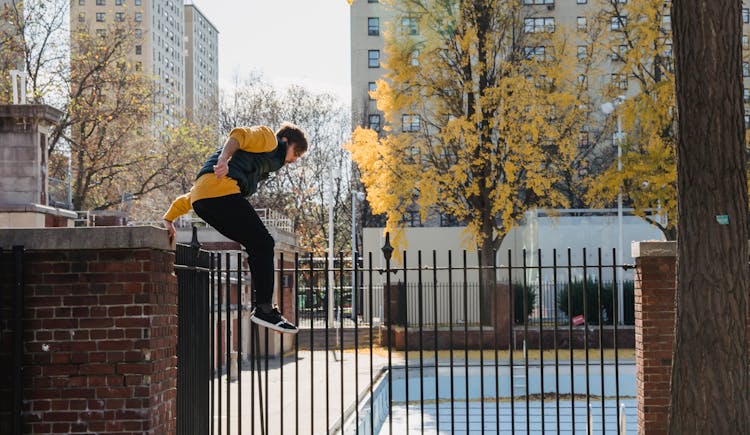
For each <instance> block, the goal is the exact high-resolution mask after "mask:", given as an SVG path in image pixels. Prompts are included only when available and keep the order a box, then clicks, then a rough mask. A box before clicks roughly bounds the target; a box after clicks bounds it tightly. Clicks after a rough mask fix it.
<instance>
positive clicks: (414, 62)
mask: <svg viewBox="0 0 750 435" xmlns="http://www.w3.org/2000/svg"><path fill="white" fill-rule="evenodd" d="M411 66H419V50H414V51H412V52H411Z"/></svg>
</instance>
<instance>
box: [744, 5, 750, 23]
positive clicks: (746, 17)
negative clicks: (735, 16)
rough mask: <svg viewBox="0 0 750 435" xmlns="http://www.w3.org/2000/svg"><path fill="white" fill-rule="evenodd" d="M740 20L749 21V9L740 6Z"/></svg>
mask: <svg viewBox="0 0 750 435" xmlns="http://www.w3.org/2000/svg"><path fill="white" fill-rule="evenodd" d="M742 22H743V23H750V9H748V8H742Z"/></svg>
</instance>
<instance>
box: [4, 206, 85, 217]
mask: <svg viewBox="0 0 750 435" xmlns="http://www.w3.org/2000/svg"><path fill="white" fill-rule="evenodd" d="M0 212H4V213H43V214H50V215H53V216H63V217H66V218H70V219H75V218H77V217H78V213H76V212H74V211H72V210H67V209H64V208H59V207H50V206H47V205H41V204H0Z"/></svg>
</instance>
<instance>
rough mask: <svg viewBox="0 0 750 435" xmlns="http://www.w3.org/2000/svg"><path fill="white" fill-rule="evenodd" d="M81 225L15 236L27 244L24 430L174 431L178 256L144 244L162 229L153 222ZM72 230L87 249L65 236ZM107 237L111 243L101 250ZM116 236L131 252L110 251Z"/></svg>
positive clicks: (45, 431)
mask: <svg viewBox="0 0 750 435" xmlns="http://www.w3.org/2000/svg"><path fill="white" fill-rule="evenodd" d="M83 230H84V229H47V230H37V231H40V232H44V231H47V233H42V235H41V237H43V238H48V239H51V240H48V241H42V242H40V241H38V240H37V239H36V238H34V237H30V236H27V237H24V236H23V235H21V236H19V235H16V236H17V237H16V239H15V240H13V243H12V244H19V243H17V242H19V241H21V242H26V243H25V244H26V245H27V251H26V253H25V256H24V281H25V289H24V304H25V310H24V366H23V370H24V376H23V384H24V391H23V394H24V402H23V423H24V429H23V430H24V433H44V434H47V433H76V432H88V433H102V432H107V433H121V434H125V433H149V434H170V433H174V430H175V412H176V378H177V375H176V363H177V361H176V358H177V357H176V345H177V282H176V279H175V276H174V274H173V273H172V270H173V266H172V265H173V262H174V254H173V253H172V252H170V251H168V250H166V249H154V248H152V247H147V246H145V247H144V246H143V245H148V244H149V243H150V244H153V245H160V244H161V242H160V243H154V242H153V241H152V242H148V241H147V242H146V243H139V242H137V240H140V239H141V238H144V239H146V240H148V239H149V238H150V239H154V238H156V237H159V236H162V235H163V234H162V233H163V231H161V230H157V229H155V228H153V229H138V228H119V229H97V230H98V231H97V232H86V231H83ZM85 230H88V229H85ZM101 230H103V231H104V232H102V231H101ZM12 231H15V230H12ZM50 231H51V233H50ZM60 231H65V232H66V233H65V234H62V233H60ZM107 231H110V232H111V233H107ZM123 231H124V232H130V233H131V234H129V235H128V234H125V235H122V237H119V236H118V235H117V234H118V233H119V232H123ZM155 231H158V233H154V232H155ZM68 232H70V234H68ZM152 233H154V234H152ZM5 236H6V234H4V235H3V236H2V237H0V243H2V238H5ZM110 236H112V237H110ZM140 236H144V237H140ZM70 237H74V238H78V240H80V241H81V242H80V243H81V246H80V247H79V248H76V247H75V246H71V243H75V242H70V241H68V242H64V241H62V239H65V238H70ZM56 238H61V240H58V241H57V242H55V239H56ZM92 238H93V239H94V240H92ZM101 238H107V239H110V238H111V240H109V241H108V242H107V241H102V243H100V244H99V245H100V246H102V248H100V249H97V248H95V246H96V245H97V243H96V239H101ZM74 240H75V239H74ZM84 240H85V241H84ZM118 240H120V241H122V240H125V242H124V243H122V245H123V247H124V249H116V248H112V245H117V244H119V243H118ZM134 240H136V241H135V242H134ZM159 240H160V238H159ZM35 245H37V246H36V247H35ZM163 245H166V247H167V248H168V245H167V244H166V243H163ZM5 246H7V245H5ZM54 246H60V247H61V248H60V249H53V247H54ZM162 247H163V246H162Z"/></svg>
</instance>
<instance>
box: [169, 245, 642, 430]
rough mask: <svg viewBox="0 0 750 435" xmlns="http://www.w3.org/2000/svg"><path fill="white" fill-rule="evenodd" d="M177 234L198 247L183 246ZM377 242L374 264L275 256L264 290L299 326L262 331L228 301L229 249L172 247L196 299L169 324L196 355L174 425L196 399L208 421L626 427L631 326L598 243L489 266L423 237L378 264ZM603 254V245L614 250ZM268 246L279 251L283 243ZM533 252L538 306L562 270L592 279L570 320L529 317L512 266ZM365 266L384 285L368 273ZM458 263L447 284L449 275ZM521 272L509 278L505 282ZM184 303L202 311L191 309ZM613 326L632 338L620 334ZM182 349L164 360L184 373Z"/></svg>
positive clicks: (220, 426)
mask: <svg viewBox="0 0 750 435" xmlns="http://www.w3.org/2000/svg"><path fill="white" fill-rule="evenodd" d="M179 249H192V250H193V252H202V251H200V250H199V249H198V248H197V245H196V246H193V247H192V248H189V247H182V248H179ZM391 254H392V248H391V247H390V244H389V243H388V238H387V237H386V245H385V246H384V248H383V253H382V255H383V256H384V258H385V267H376V266H374V264H375V263H374V262H373V257H374V255H373V254H372V253H368V254H367V255H366V256H365V257H364V258H363V261H362V262H355V263H354V264H352V263H351V262H350V261H349V262H347V261H345V258H344V256H343V254H339V256H338V258H337V259H335V260H334V261H333V263H331V262H329V260H328V259H322V260H321V261H315V260H313V259H312V256H310V255H308V256H299V255H295V258H294V262H293V264H294V266H293V268H291V269H286V268H283V267H282V268H280V269H278V270H277V272H278V274H279V276H284V275H286V274H291V275H292V276H293V283H292V288H291V289H287V290H284V291H277V302H278V303H279V305H280V306H281V307H282V309H284V314H285V316H287V317H288V318H289V319H290V320H292V321H297V322H299V323H300V326H303V327H301V328H300V331H299V333H298V334H297V335H280V334H276V333H273V332H268V331H267V330H265V329H262V328H259V327H257V326H255V324H254V323H251V322H250V318H249V317H250V314H249V312H248V309H249V307H246V306H245V305H244V304H242V303H240V301H242V295H243V292H244V291H245V290H244V285H243V282H242V279H239V280H238V281H236V284H232V283H233V281H232V280H233V279H236V278H237V277H245V276H247V271H246V270H244V269H243V262H241V261H237V262H230V261H229V260H230V258H229V257H228V255H226V254H221V253H206V254H205V255H206V256H207V257H206V258H207V260H206V261H207V263H201V264H207V265H208V266H207V267H204V266H202V265H198V266H196V265H186V264H185V263H187V260H184V259H182V257H180V258H178V265H177V266H176V267H177V269H178V273H179V274H195V277H193V278H191V279H193V282H196V281H195V280H201V282H202V284H201V285H194V284H185V283H184V282H183V281H180V300H179V302H178V304H179V305H181V306H185V305H186V306H191V307H192V306H193V305H195V304H198V305H202V306H203V307H204V308H201V309H200V310H197V309H195V308H191V309H192V310H193V311H192V314H189V313H188V314H185V312H184V311H183V308H179V312H180V315H181V316H183V315H186V316H193V317H189V318H187V319H180V328H181V331H180V337H181V339H182V337H183V336H184V337H186V340H188V341H189V345H190V346H192V347H193V350H194V351H195V352H196V353H195V354H190V355H188V354H181V356H180V357H179V360H180V361H185V359H189V358H196V359H198V360H200V361H202V362H201V364H203V365H202V366H201V367H202V369H201V370H202V371H200V375H190V376H188V377H186V378H185V379H187V380H189V382H190V383H192V385H193V386H186V384H184V383H179V384H178V403H181V404H182V405H179V406H178V415H177V419H178V433H192V432H191V430H192V429H191V428H192V427H203V426H194V425H195V424H197V423H196V422H194V421H193V420H191V419H194V418H196V417H195V415H193V414H196V413H204V417H205V418H203V420H202V421H205V422H206V424H208V430H207V432H208V433H211V434H230V433H231V434H240V433H250V434H255V433H261V434H265V433H272V434H283V433H289V434H299V433H311V434H317V433H356V434H359V433H368V434H374V433H387V434H391V433H393V434H395V433H406V432H407V428H408V430H409V431H414V430H418V431H420V432H422V433H435V432H438V431H450V432H452V433H453V432H455V431H459V432H462V433H468V432H476V433H479V432H483V433H511V434H515V433H525V434H531V433H578V432H589V433H612V434H614V433H617V434H622V433H625V432H626V431H627V432H634V431H635V430H634V428H635V425H636V423H637V421H636V418H637V416H636V414H635V409H634V406H635V369H634V361H633V351H632V340H633V337H632V335H633V329H632V328H627V327H622V326H620V323H621V322H620V320H621V319H619V318H618V314H617V313H618V310H617V303H618V302H617V301H618V294H617V292H618V290H617V288H618V286H611V285H610V290H609V292H605V291H603V289H604V288H605V287H606V285H607V284H606V283H605V281H604V279H601V278H602V277H604V276H605V274H604V273H603V272H604V271H605V270H607V271H608V275H611V276H614V278H615V280H617V279H619V277H620V276H621V274H622V270H623V269H624V268H625V267H630V266H629V265H617V264H615V262H614V261H610V262H605V261H603V260H602V252H601V250H599V251H598V261H597V262H596V263H595V264H587V261H586V258H588V257H587V255H586V252H585V251H584V255H583V256H582V257H581V258H583V260H582V262H581V264H574V263H572V261H571V258H572V257H571V251H570V250H568V251H567V252H565V253H563V254H567V259H568V262H567V263H565V264H558V261H557V258H558V256H557V255H556V254H557V253H555V255H553V256H552V258H553V260H552V262H551V263H550V264H542V262H541V261H539V262H537V263H535V265H534V266H527V265H526V264H520V265H514V264H512V263H511V260H512V256H511V255H510V253H508V256H507V261H506V262H505V263H504V264H503V265H497V264H496V263H497V262H496V261H493V262H490V263H491V264H489V265H488V264H486V263H482V261H481V258H482V255H483V253H478V255H477V258H478V261H477V264H468V263H467V261H466V258H467V257H466V253H465V252H463V253H460V255H459V256H457V257H456V258H457V259H458V260H457V261H455V262H454V261H453V259H454V257H453V256H452V254H451V253H450V252H449V253H447V257H448V259H449V261H448V265H447V266H443V265H439V263H438V261H437V258H438V253H437V252H434V251H433V252H431V253H428V255H423V254H422V253H421V252H419V253H417V256H416V257H417V258H416V261H414V260H415V259H414V258H412V257H409V259H408V260H409V261H407V258H406V254H405V253H404V255H403V257H402V259H401V266H399V267H398V268H392V267H391ZM445 254H446V253H441V255H443V256H444V255H445ZM614 254H615V252H614V251H613V252H612V257H611V258H617V257H616V256H615V255H614ZM192 255H194V256H196V257H195V258H198V257H200V255H198V254H192ZM201 255H203V254H201ZM379 255H380V254H379ZM492 255H493V256H494V258H498V254H497V253H492ZM178 257H179V255H178ZM303 257H307V259H306V260H305V259H303ZM423 257H424V258H423ZM562 257H563V258H564V257H565V255H563V256H562ZM539 258H540V259H541V253H539ZM279 260H280V262H279V263H278V264H281V265H283V264H285V262H284V258H283V256H282V258H279ZM423 260H424V261H423ZM410 262H412V263H413V264H415V265H417V267H412V266H410V264H411V263H410ZM229 264H233V265H234V266H232V267H233V268H236V270H230V267H229V266H228V265H229ZM378 264H380V263H378ZM425 264H426V265H427V267H425ZM531 267H533V269H535V270H536V271H537V272H539V273H538V274H537V275H536V276H539V277H541V276H543V275H544V274H543V273H541V271H542V270H543V271H545V273H546V272H549V274H550V275H551V276H552V278H553V279H552V281H551V282H552V283H553V285H552V288H554V289H556V290H555V291H541V292H539V293H538V294H537V296H536V298H537V299H536V303H537V304H538V305H537V306H539V307H546V306H548V305H545V303H546V302H547V301H546V300H547V299H548V298H551V299H552V302H553V304H552V305H551V306H552V307H560V301H559V300H558V298H559V296H560V291H558V290H557V289H559V288H567V289H568V290H569V292H570V293H571V294H572V293H573V292H575V291H576V290H574V289H575V288H577V287H576V284H575V280H574V279H573V276H575V275H576V272H580V273H581V274H582V275H583V276H586V277H589V278H590V279H589V280H584V281H582V282H581V283H580V285H579V286H578V287H580V288H581V289H582V291H581V294H580V297H581V298H582V301H581V307H580V308H581V310H582V311H583V314H582V315H578V316H576V317H577V320H580V325H579V324H578V323H577V321H568V318H567V316H564V315H562V313H561V310H560V309H553V310H550V311H549V312H545V311H544V309H543V310H542V312H543V315H542V316H541V317H539V316H537V318H538V321H536V322H532V321H530V319H531V318H532V317H533V316H532V315H531V313H532V312H533V311H534V310H533V307H532V304H531V303H530V300H529V299H530V298H529V292H528V290H529V288H530V287H531V286H533V285H536V286H538V288H542V289H544V288H545V284H544V282H539V281H537V282H536V283H533V282H529V280H528V279H522V280H521V281H520V282H517V281H516V280H515V277H517V276H522V277H524V276H529V274H527V273H526V272H529V271H530V270H529V269H530V268H531ZM439 270H440V271H441V272H442V271H447V273H448V276H449V278H450V279H449V281H448V282H446V283H443V284H441V283H439V282H438V271H439ZM515 272H519V273H515ZM377 275H382V276H383V278H384V280H385V283H384V285H376V284H374V283H375V280H374V279H373V278H374V277H375V276H377ZM350 276H357V277H361V278H362V279H361V280H358V282H362V283H366V284H365V285H362V286H357V287H359V288H358V292H355V297H354V298H353V299H352V298H351V283H350V282H349V281H348V280H349V278H347V277H350ZM459 276H460V277H461V278H462V280H461V281H460V283H456V280H454V279H453V277H459ZM196 277H200V278H196ZM279 281H280V280H279ZM488 281H489V282H488ZM472 282H476V283H477V284H476V285H473V284H470V283H472ZM404 283H408V285H406V284H404ZM592 283H593V284H592ZM592 285H593V288H592ZM519 286H520V292H518V291H515V290H513V291H511V289H514V287H515V288H518V287H519ZM359 290H361V295H359V296H357V294H358V293H360V292H359ZM196 292H199V293H200V292H202V293H204V294H205V296H201V299H186V298H187V296H185V293H188V294H190V293H193V294H195V293H196ZM347 292H348V293H349V296H348V297H347V296H346V293H347ZM316 293H321V294H323V295H328V294H330V295H331V296H332V298H333V305H334V307H333V309H334V311H333V313H334V314H336V313H337V314H336V315H334V316H329V315H328V314H329V313H330V312H329V311H328V309H329V307H330V305H329V302H328V300H327V299H325V301H324V302H325V303H321V304H319V307H318V308H317V310H318V311H319V312H320V313H323V314H317V317H315V316H316V312H315V310H313V309H312V307H311V306H309V305H308V306H306V305H305V301H314V300H316V297H318V296H316ZM377 294H380V295H381V300H382V301H383V303H382V305H381V307H378V305H377V303H376V301H375V295H377ZM290 297H291V301H290V300H289V299H288V298H290ZM604 298H611V304H612V305H613V307H614V308H613V309H612V313H611V319H610V321H609V322H607V321H601V322H599V321H594V319H598V318H599V317H597V316H598V315H600V314H599V313H596V315H595V313H591V312H590V311H591V309H590V308H588V307H590V306H594V307H601V306H603V305H604V303H603V302H604ZM591 299H593V301H592V300H591ZM435 301H437V303H436V302H435ZM471 301H476V302H471ZM352 302H354V307H352ZM566 302H567V305H568V306H567V312H569V313H575V310H574V307H575V305H576V304H578V303H579V302H578V301H577V299H576V296H575V295H574V296H573V297H571V298H569V299H568V300H567V301H566ZM472 303H474V306H475V308H471V309H470V307H471V306H472ZM518 306H520V307H521V310H519V311H518V312H520V313H521V314H520V318H519V317H518V314H517V313H518V312H517V311H516V308H517V307H518ZM284 307H286V308H284ZM530 307H531V308H530ZM472 310H473V311H474V312H473V313H472V312H471V311H472ZM597 311H598V310H597ZM415 313H416V314H415ZM523 313H529V314H527V315H526V316H524V315H523ZM303 314H305V315H307V319H308V320H307V323H305V322H304V321H303V320H304V319H305V318H304V317H303V316H302V315H303ZM195 316H198V318H202V320H201V321H202V322H204V323H202V324H198V323H195V322H194V319H195V318H196V317H195ZM415 316H416V317H415ZM601 318H602V320H604V317H603V316H602V317H601ZM188 319H192V320H188ZM347 319H349V320H347ZM434 319H439V320H438V321H435V320H434ZM468 319H472V320H471V321H468ZM313 320H314V321H313ZM574 323H575V324H574ZM195 328H198V329H201V330H202V332H200V333H198V332H196V331H195ZM200 334H203V335H200ZM199 335H200V336H201V337H205V338H200V339H198V338H196V337H198V336H199ZM623 340H627V341H628V342H629V343H630V344H628V345H627V346H626V347H625V348H623V346H622V343H623ZM200 343H203V344H200ZM206 343H207V346H206ZM246 343H247V344H246ZM186 346H188V343H184V344H182V345H181V346H180V349H185V347H186ZM183 364H184V366H181V367H179V368H178V373H181V371H186V370H187V371H188V372H189V373H197V372H195V371H194V370H193V369H191V368H190V367H189V364H190V363H188V362H187V361H185V362H184V363H183ZM190 370H193V371H192V372H191V371H190ZM206 371H207V372H208V373H207V374H206V373H205V372H206ZM204 375H205V377H201V376H204ZM180 376H185V374H183V375H180ZM198 384H200V388H198V387H197V386H196V385H198ZM186 403H192V404H195V403H200V404H201V406H200V409H197V408H195V407H194V406H193V407H190V406H185V404H186ZM623 405H625V408H623ZM204 410H205V411H204ZM186 413H188V414H190V416H189V417H186ZM626 415H627V424H626V423H625V422H626ZM181 419H186V420H184V421H185V423H180V420H181ZM201 424H203V423H201Z"/></svg>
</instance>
